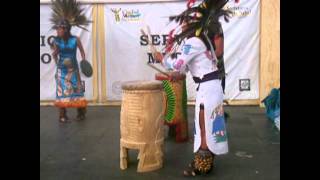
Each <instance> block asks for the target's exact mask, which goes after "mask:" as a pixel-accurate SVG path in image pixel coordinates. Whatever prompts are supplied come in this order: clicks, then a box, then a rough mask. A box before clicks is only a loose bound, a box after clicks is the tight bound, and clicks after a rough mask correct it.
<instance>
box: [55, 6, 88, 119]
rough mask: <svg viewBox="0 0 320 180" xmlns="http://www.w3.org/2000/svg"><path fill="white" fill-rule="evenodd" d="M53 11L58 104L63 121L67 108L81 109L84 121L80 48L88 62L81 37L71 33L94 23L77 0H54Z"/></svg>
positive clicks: (78, 116) (84, 100)
mask: <svg viewBox="0 0 320 180" xmlns="http://www.w3.org/2000/svg"><path fill="white" fill-rule="evenodd" d="M52 11H53V12H52V17H51V19H50V21H51V22H52V24H53V27H52V28H53V29H55V30H56V31H57V36H56V37H55V38H54V42H53V46H52V49H53V53H52V55H53V57H54V59H55V62H56V64H57V72H56V76H55V78H56V85H57V88H56V102H55V105H56V106H57V107H58V108H59V110H60V115H59V121H60V122H66V121H67V120H68V117H67V115H66V108H67V107H75V108H78V115H77V120H83V119H84V118H85V113H86V106H87V101H86V99H85V98H84V87H83V86H82V84H81V78H80V72H79V65H78V61H77V48H79V50H80V54H81V58H82V60H85V52H84V49H83V47H82V44H81V41H80V39H79V37H76V36H73V35H72V34H71V32H70V31H71V27H73V26H76V27H79V28H82V29H85V28H84V27H83V26H86V25H88V24H89V23H90V21H88V20H87V18H86V17H85V16H84V15H83V9H81V8H80V4H79V3H78V2H76V0H52Z"/></svg>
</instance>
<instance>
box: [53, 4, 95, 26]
mask: <svg viewBox="0 0 320 180" xmlns="http://www.w3.org/2000/svg"><path fill="white" fill-rule="evenodd" d="M51 2H52V7H51V9H52V14H51V18H50V21H51V23H52V24H53V27H52V28H53V29H55V28H57V27H65V28H67V29H68V30H69V31H70V29H71V27H72V26H76V27H79V28H81V29H84V30H87V29H86V28H85V27H84V26H87V25H89V23H91V21H89V20H88V19H87V18H86V16H85V15H84V14H83V10H84V9H81V8H80V3H79V2H77V1H76V0H51Z"/></svg>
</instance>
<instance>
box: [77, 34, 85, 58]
mask: <svg viewBox="0 0 320 180" xmlns="http://www.w3.org/2000/svg"><path fill="white" fill-rule="evenodd" d="M77 46H78V48H79V50H80V54H81V58H82V60H85V59H86V55H85V53H84V50H83V46H82V43H81V40H80V38H79V37H77Z"/></svg>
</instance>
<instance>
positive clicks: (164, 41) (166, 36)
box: [162, 35, 169, 45]
mask: <svg viewBox="0 0 320 180" xmlns="http://www.w3.org/2000/svg"><path fill="white" fill-rule="evenodd" d="M162 37H163V43H162V45H166V44H167V40H168V37H169V35H162Z"/></svg>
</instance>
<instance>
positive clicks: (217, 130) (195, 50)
mask: <svg viewBox="0 0 320 180" xmlns="http://www.w3.org/2000/svg"><path fill="white" fill-rule="evenodd" d="M227 1H228V0H203V1H202V3H201V4H200V5H198V6H194V5H193V4H194V3H195V0H189V1H188V9H187V10H185V11H184V12H182V13H181V14H180V15H177V16H172V17H170V19H169V20H171V21H173V20H174V21H176V22H177V23H179V24H180V25H181V29H182V31H181V32H180V33H178V34H177V35H176V36H175V37H172V39H171V40H170V39H169V41H168V42H169V44H168V45H167V48H166V55H165V56H162V54H161V53H159V52H156V53H154V58H155V59H156V60H157V61H161V62H162V64H163V65H164V66H165V67H166V68H167V69H171V70H176V72H175V73H173V75H172V76H171V79H172V80H175V79H177V78H178V77H179V76H181V74H184V73H186V72H188V71H190V73H191V75H192V76H193V80H194V81H195V83H196V84H198V87H197V95H196V106H195V115H196V116H195V123H194V124H195V127H194V129H195V131H194V153H195V154H194V158H193V160H192V162H191V163H190V164H189V167H188V168H187V169H186V170H185V171H184V175H186V176H195V175H196V174H202V173H208V172H209V171H210V170H211V169H212V167H213V159H214V156H215V155H221V154H226V153H227V152H228V140H227V134H226V127H225V119H224V118H225V117H224V110H223V87H222V86H221V83H222V80H223V78H224V68H223V58H221V57H222V55H223V33H222V27H221V24H220V22H219V18H220V17H224V19H225V20H226V21H228V17H229V13H230V12H229V11H227V10H223V7H224V5H225V4H226V3H227ZM170 34H173V33H170ZM181 42H183V43H182V46H181V47H182V48H181V53H182V54H181V55H179V56H178V57H177V58H176V59H171V56H170V55H171V54H172V53H174V52H175V51H176V49H177V48H176V47H178V44H179V43H181ZM217 56H218V57H217ZM221 61H222V62H221Z"/></svg>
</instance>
